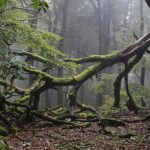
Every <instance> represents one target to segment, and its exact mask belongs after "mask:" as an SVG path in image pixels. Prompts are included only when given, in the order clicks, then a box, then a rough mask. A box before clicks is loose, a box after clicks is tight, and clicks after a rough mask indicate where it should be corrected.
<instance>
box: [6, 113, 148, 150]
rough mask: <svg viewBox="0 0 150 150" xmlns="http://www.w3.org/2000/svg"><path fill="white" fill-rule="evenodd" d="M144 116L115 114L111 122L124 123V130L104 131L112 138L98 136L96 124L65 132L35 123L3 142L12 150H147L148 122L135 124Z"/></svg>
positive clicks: (102, 134) (58, 128) (62, 128)
mask: <svg viewBox="0 0 150 150" xmlns="http://www.w3.org/2000/svg"><path fill="white" fill-rule="evenodd" d="M147 113H148V112H147ZM147 113H146V112H141V113H139V114H138V115H135V114H132V113H129V114H115V115H114V116H113V118H117V119H122V120H126V127H107V128H106V130H107V131H110V132H111V134H109V133H108V134H106V133H103V132H99V127H98V126H97V124H96V123H92V125H91V126H90V127H88V128H84V129H78V128H75V129H68V128H67V127H66V126H54V125H53V126H51V125H48V124H47V125H48V126H46V127H42V126H43V125H46V124H45V123H44V122H43V121H40V120H37V121H35V122H32V123H30V124H26V125H24V126H23V127H22V128H21V131H20V132H19V133H18V135H17V136H16V135H10V136H8V137H6V141H7V143H8V144H9V146H10V149H12V150H150V121H145V122H142V121H139V122H136V121H135V120H139V119H141V118H143V116H145V115H146V114H147ZM130 121H131V122H130ZM132 121H133V122H132ZM134 121H135V122H134Z"/></svg>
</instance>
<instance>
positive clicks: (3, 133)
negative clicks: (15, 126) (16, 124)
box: [0, 126, 8, 136]
mask: <svg viewBox="0 0 150 150" xmlns="http://www.w3.org/2000/svg"><path fill="white" fill-rule="evenodd" d="M7 135H8V131H7V129H5V128H4V127H2V126H0V136H7Z"/></svg>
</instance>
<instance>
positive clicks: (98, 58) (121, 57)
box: [0, 33, 150, 123]
mask: <svg viewBox="0 0 150 150" xmlns="http://www.w3.org/2000/svg"><path fill="white" fill-rule="evenodd" d="M149 46H150V33H149V34H147V35H145V36H143V37H142V38H140V39H139V40H138V41H136V42H135V43H134V44H132V45H130V46H129V47H127V48H125V49H124V50H121V51H118V52H113V53H111V54H107V55H91V56H89V57H84V58H67V59H64V62H65V63H74V64H77V65H78V64H84V63H89V64H91V65H90V66H89V67H87V68H86V69H85V70H83V71H81V72H80V73H79V74H77V75H74V76H69V77H55V76H53V75H51V74H49V73H47V69H43V70H40V69H38V68H36V67H34V66H31V65H30V64H28V62H26V63H25V65H22V70H23V71H24V73H28V74H32V75H34V82H33V84H32V85H31V87H30V88H28V89H22V88H20V87H18V86H16V85H15V84H14V80H15V78H14V79H13V80H12V78H11V81H10V82H8V81H4V80H0V85H1V86H3V87H4V88H3V89H4V92H3V95H4V97H5V99H4V100H3V101H4V104H5V105H8V106H11V109H13V111H14V112H15V113H16V115H18V116H20V115H24V114H26V117H30V116H32V115H34V116H37V117H40V118H43V119H46V120H52V122H57V121H56V120H57V119H54V120H53V119H52V118H50V117H45V116H44V115H43V116H42V114H39V113H35V112H34V110H38V105H39V100H40V94H41V93H42V92H44V91H46V90H48V89H56V90H57V87H59V86H73V88H72V89H71V90H70V91H69V93H68V99H69V100H70V105H69V106H70V107H71V108H72V107H76V106H77V107H78V108H79V109H80V110H81V111H82V110H88V111H91V112H93V113H97V110H95V109H94V108H92V107H88V106H86V105H82V104H81V103H79V102H78V101H77V99H76V95H77V92H78V90H79V89H80V87H81V85H82V84H84V82H85V81H87V80H88V79H90V78H91V77H92V76H95V75H97V73H100V72H101V71H102V70H104V69H106V68H107V67H111V66H113V65H115V64H117V63H122V64H124V70H123V71H122V72H121V73H120V74H118V76H117V78H116V80H115V83H114V98H115V101H114V107H119V106H120V89H121V81H122V79H123V78H124V79H125V83H126V92H127V95H128V98H129V100H128V102H127V107H128V109H129V110H130V111H134V112H135V113H137V112H138V107H137V106H136V104H135V102H134V100H133V98H132V96H131V94H130V91H129V88H128V73H129V72H130V71H131V70H132V68H133V67H134V66H135V65H136V64H137V63H138V62H139V61H140V60H141V58H142V57H143V55H144V54H145V53H150V51H149V50H148V48H149ZM13 55H14V56H20V57H22V56H23V57H26V58H25V61H26V60H27V59H29V60H30V59H33V60H35V61H38V62H40V63H42V64H43V66H44V65H45V64H46V65H47V66H51V61H50V60H48V59H47V58H44V57H42V56H39V55H38V54H35V53H33V52H26V51H23V52H18V51H16V52H13ZM13 67H14V66H13ZM16 67H17V66H16ZM53 68H56V66H54V65H53V66H51V67H48V69H53ZM14 94H17V95H19V96H20V98H18V99H16V100H15V102H8V101H7V98H10V97H12V96H13V95H14ZM66 99H67V98H66ZM12 107H13V108H12ZM18 108H19V109H18ZM20 108H22V110H20ZM59 121H60V122H61V123H62V121H61V120H59ZM63 123H66V122H65V121H64V122H63Z"/></svg>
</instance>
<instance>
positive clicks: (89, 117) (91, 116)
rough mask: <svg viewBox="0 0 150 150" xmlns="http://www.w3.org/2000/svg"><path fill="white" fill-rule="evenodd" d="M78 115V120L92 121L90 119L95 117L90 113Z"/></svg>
mask: <svg viewBox="0 0 150 150" xmlns="http://www.w3.org/2000/svg"><path fill="white" fill-rule="evenodd" d="M78 115H79V117H80V118H83V119H92V118H95V117H97V115H95V114H93V113H90V112H81V113H79V114H78Z"/></svg>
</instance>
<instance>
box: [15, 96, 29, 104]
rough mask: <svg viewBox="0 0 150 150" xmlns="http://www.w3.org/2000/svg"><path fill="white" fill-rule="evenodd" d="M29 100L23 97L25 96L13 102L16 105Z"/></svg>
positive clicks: (27, 97)
mask: <svg viewBox="0 0 150 150" xmlns="http://www.w3.org/2000/svg"><path fill="white" fill-rule="evenodd" d="M29 98H30V96H29V95H25V96H24V97H22V98H18V99H16V100H15V102H16V103H24V102H26V101H27V100H28V99H29Z"/></svg>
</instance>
